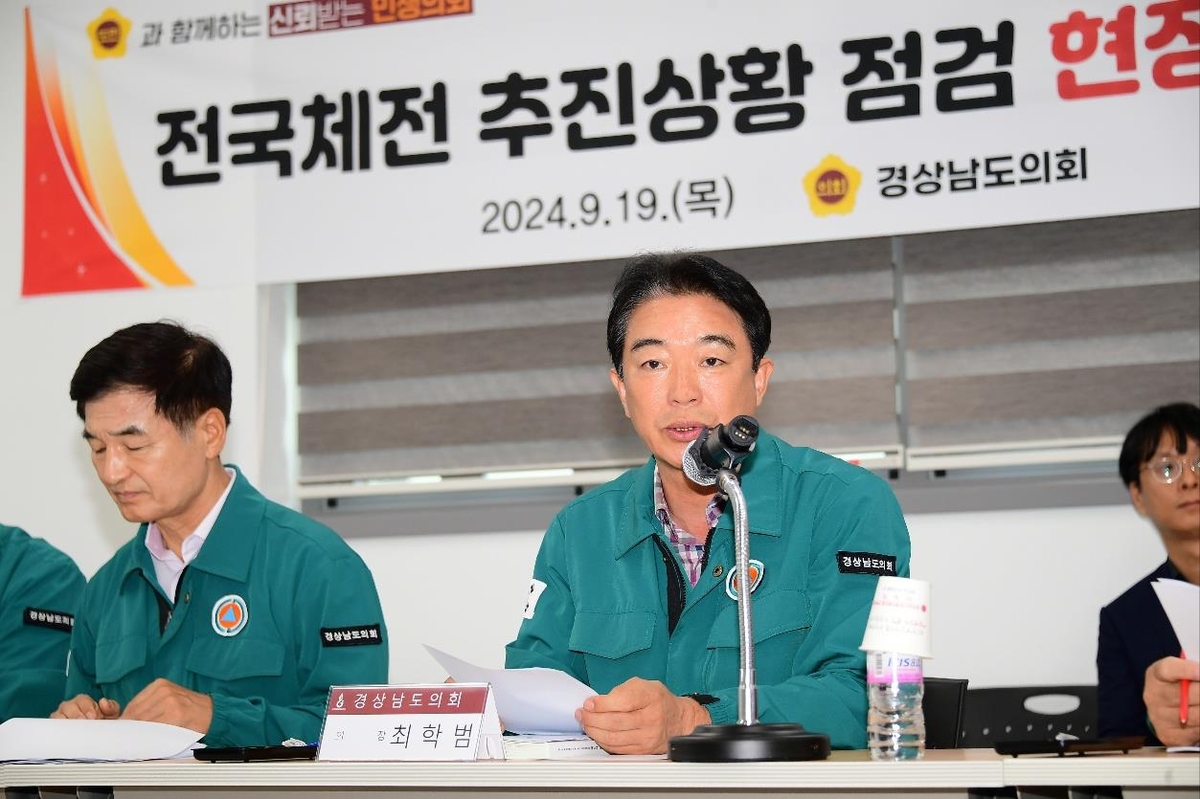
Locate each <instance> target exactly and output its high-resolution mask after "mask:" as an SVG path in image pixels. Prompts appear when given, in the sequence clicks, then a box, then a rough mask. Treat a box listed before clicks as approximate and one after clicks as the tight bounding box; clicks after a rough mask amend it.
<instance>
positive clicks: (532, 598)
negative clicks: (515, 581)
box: [521, 579, 546, 619]
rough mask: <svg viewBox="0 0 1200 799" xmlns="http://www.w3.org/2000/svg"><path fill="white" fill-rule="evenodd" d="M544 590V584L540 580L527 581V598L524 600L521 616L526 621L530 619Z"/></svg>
mask: <svg viewBox="0 0 1200 799" xmlns="http://www.w3.org/2000/svg"><path fill="white" fill-rule="evenodd" d="M545 590H546V584H545V583H543V582H542V581H541V580H537V579H534V580H530V581H529V596H528V597H527V598H526V599H525V612H524V613H522V614H521V616H522V617H524V618H526V619H532V618H533V614H534V612H535V611H536V610H537V603H538V600H539V599H541V598H542V592H543V591H545Z"/></svg>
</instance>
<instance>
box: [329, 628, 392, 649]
mask: <svg viewBox="0 0 1200 799" xmlns="http://www.w3.org/2000/svg"><path fill="white" fill-rule="evenodd" d="M382 643H383V634H382V633H381V632H380V630H379V625H378V624H360V625H358V626H357V627H322V628H321V646H378V645H379V644H382Z"/></svg>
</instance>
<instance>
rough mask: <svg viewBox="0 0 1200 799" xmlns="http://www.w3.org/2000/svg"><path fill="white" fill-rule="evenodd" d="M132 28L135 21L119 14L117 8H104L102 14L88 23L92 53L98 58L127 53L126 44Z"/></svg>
mask: <svg viewBox="0 0 1200 799" xmlns="http://www.w3.org/2000/svg"><path fill="white" fill-rule="evenodd" d="M132 29H133V23H131V22H130V21H129V20H127V19H125V17H123V16H121V15H120V14H118V13H117V11H116V9H113V8H106V9H104V12H103V13H102V14H101V15H100V16H98V17H96V18H95V19H94V20H92V21H91V22H89V23H88V27H87V32H88V39H89V40H91V42H92V55H93V56H95V57H96V58H121V57H122V56H124V55H125V44H126V42H128V41H129V31H130V30H132Z"/></svg>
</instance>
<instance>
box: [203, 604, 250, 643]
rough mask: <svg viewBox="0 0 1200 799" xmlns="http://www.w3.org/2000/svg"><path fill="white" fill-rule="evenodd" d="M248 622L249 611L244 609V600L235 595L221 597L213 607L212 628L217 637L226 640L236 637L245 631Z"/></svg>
mask: <svg viewBox="0 0 1200 799" xmlns="http://www.w3.org/2000/svg"><path fill="white" fill-rule="evenodd" d="M249 620H250V611H249V609H248V608H247V607H246V600H244V599H242V598H241V597H240V596H238V595H237V594H229V595H228V596H223V597H221V598H220V599H218V600H217V602H216V604H215V605H213V611H212V626H213V629H214V630H216V631H217V635H223V636H225V637H226V638H229V637H231V636H234V635H237V634H238V633H240V632H241V631H242V630H243V629H245V627H246V622H248V621H249Z"/></svg>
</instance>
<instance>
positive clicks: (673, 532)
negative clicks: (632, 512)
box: [654, 464, 725, 547]
mask: <svg viewBox="0 0 1200 799" xmlns="http://www.w3.org/2000/svg"><path fill="white" fill-rule="evenodd" d="M724 511H725V497H723V496H721V494H720V493H717V494H713V498H712V499H710V500H709V501H708V507H707V508H705V509H704V517H705V520H706V521H707V522H708V528H709V529H710V530H711V529H712V528H713V527H716V526H717V522H718V521H719V520H720V518H721V514H722V513H723V512H724ZM654 515H655V516H657V517H658V520H659V521H660V522H662V525H663V529H664V530H666V531H667V537H668V538H669V539H670V540H671V543H672V544H675V545H676V546H678V545H680V544H685V545H687V546H692V547H703V546H704V541H702V540H700V539H699V538H696V537H695V536H694V535H692V534H691V533H689V532H688V531H687V530H684V529H683V528H682V527H680V526H679V525H677V524H675V520H674V519H673V518H672V517H671V510H670V508H668V507H667V496H666V494H665V493H664V492H663V485H662V476H661V475H660V474H659V473H658V464H655V466H654Z"/></svg>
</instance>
